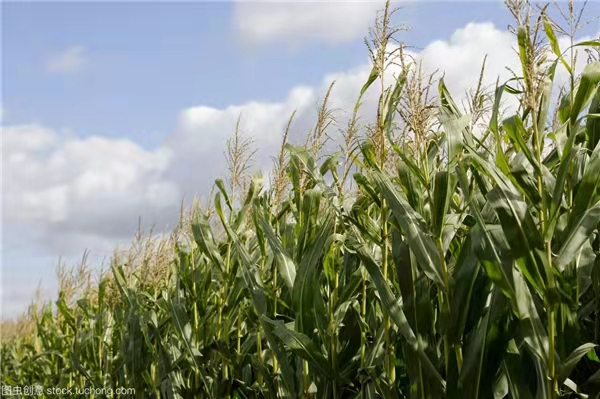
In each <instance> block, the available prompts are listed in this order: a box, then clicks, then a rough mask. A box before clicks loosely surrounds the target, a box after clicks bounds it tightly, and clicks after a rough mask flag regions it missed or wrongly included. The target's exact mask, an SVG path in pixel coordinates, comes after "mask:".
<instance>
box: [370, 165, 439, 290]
mask: <svg viewBox="0 0 600 399" xmlns="http://www.w3.org/2000/svg"><path fill="white" fill-rule="evenodd" d="M372 175H373V178H374V180H375V181H376V182H377V184H378V185H379V188H380V190H381V192H382V193H383V195H384V197H385V199H386V200H387V201H388V203H389V205H390V208H391V209H392V214H393V215H394V218H395V219H396V222H397V223H398V225H399V226H400V227H401V228H402V231H403V232H404V234H405V235H406V240H407V242H408V245H409V247H410V249H411V251H413V253H414V254H415V256H416V258H417V262H418V264H419V266H420V267H421V268H422V269H423V272H424V273H425V274H426V275H427V277H429V278H430V279H431V280H432V281H434V282H435V283H436V284H438V285H439V286H440V288H441V289H442V290H446V286H445V284H444V277H443V271H442V260H441V258H440V253H439V252H438V249H437V247H436V245H435V243H434V241H433V239H432V238H431V235H430V233H429V232H427V226H426V224H425V221H424V220H423V218H422V217H421V215H419V214H418V213H417V212H415V210H414V209H412V207H411V206H410V204H409V203H408V201H407V200H406V197H404V195H403V194H401V193H399V192H398V191H397V190H396V188H395V187H394V186H393V185H392V183H391V182H390V180H389V179H388V177H387V176H385V175H384V174H383V173H381V172H372Z"/></svg>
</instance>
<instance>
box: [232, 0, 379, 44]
mask: <svg viewBox="0 0 600 399" xmlns="http://www.w3.org/2000/svg"><path fill="white" fill-rule="evenodd" d="M382 4H383V3H382V2H380V1H347V0H346V1H344V0H333V1H326V2H315V1H308V0H300V1H293V2H291V1H277V0H267V1H258V2H257V1H247V0H238V1H237V2H236V3H235V4H234V27H235V29H236V30H237V32H238V34H239V36H240V38H241V39H242V40H244V41H245V42H247V43H249V44H260V43H274V42H279V43H281V42H285V43H291V44H299V43H301V42H303V41H306V40H315V39H318V40H320V41H325V42H326V43H328V44H337V43H343V42H347V41H350V40H354V39H358V38H361V37H363V36H364V33H365V32H366V31H367V28H368V27H369V25H370V24H371V23H372V22H373V16H374V15H375V11H377V10H378V9H380V8H382Z"/></svg>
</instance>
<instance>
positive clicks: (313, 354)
mask: <svg viewBox="0 0 600 399" xmlns="http://www.w3.org/2000/svg"><path fill="white" fill-rule="evenodd" d="M261 320H263V321H265V322H266V323H269V324H270V325H271V326H272V328H273V330H272V331H273V334H275V335H276V336H277V337H278V338H279V339H280V340H281V341H282V342H283V343H284V344H285V346H286V347H287V348H288V349H289V350H291V351H292V352H294V353H295V354H296V355H297V356H299V357H301V358H302V359H304V360H306V361H307V362H309V364H311V365H312V366H313V367H316V368H317V369H318V370H319V371H320V372H322V373H324V375H325V376H326V377H327V378H334V374H333V371H332V370H331V366H330V365H329V362H328V361H327V359H326V358H325V357H324V356H323V355H322V354H321V352H319V350H318V348H317V347H316V345H315V344H314V342H313V341H311V339H310V338H308V337H307V336H306V335H304V334H302V333H300V332H298V331H293V330H290V329H289V328H287V327H286V326H285V324H283V322H281V321H275V320H271V319H270V318H268V317H267V316H264V315H263V316H262V317H261Z"/></svg>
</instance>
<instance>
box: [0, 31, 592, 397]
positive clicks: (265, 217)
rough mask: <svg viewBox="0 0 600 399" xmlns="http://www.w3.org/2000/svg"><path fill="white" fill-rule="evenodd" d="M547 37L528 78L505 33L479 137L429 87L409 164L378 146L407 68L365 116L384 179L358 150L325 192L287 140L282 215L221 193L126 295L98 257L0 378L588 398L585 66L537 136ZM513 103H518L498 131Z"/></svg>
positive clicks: (203, 389)
mask: <svg viewBox="0 0 600 399" xmlns="http://www.w3.org/2000/svg"><path fill="white" fill-rule="evenodd" d="M544 26H545V31H546V33H547V36H548V41H549V44H550V48H551V50H552V51H553V52H554V53H555V55H556V56H557V59H556V60H555V61H554V64H552V63H551V65H550V67H549V69H548V70H544V71H542V72H541V75H542V76H545V78H544V79H537V77H536V76H535V74H536V73H537V72H539V71H536V70H532V69H531V65H532V63H531V60H529V59H528V57H530V53H531V51H530V46H533V45H534V44H533V43H532V42H531V39H530V35H529V33H528V31H527V27H525V26H521V27H520V28H519V29H518V36H517V39H518V48H519V55H520V58H521V61H522V67H523V75H524V76H523V78H524V79H525V86H524V89H523V90H522V91H521V90H516V89H512V88H510V87H509V86H508V85H507V84H505V85H501V86H499V87H498V88H497V89H496V92H495V95H494V99H495V101H494V104H493V106H492V109H491V115H492V116H491V118H490V120H489V123H488V126H487V127H486V129H485V131H484V132H483V133H481V132H479V133H478V132H476V131H475V130H474V129H473V124H472V123H471V122H472V121H471V117H472V116H471V115H462V113H461V112H460V110H459V108H458V107H457V106H456V103H455V101H454V100H453V99H452V97H451V95H450V93H449V91H448V89H447V88H446V86H445V85H444V83H443V81H440V84H439V98H440V104H439V112H438V116H437V118H438V122H439V124H437V125H436V126H438V128H437V130H433V131H430V132H428V136H427V143H428V145H427V147H426V151H420V150H419V151H411V150H410V149H407V148H406V147H405V146H402V145H400V144H399V143H397V142H395V141H393V140H394V139H393V137H395V136H394V134H392V133H393V131H394V129H396V125H395V124H394V120H395V117H396V116H397V108H398V106H399V102H401V100H402V96H404V95H409V94H410V93H406V91H408V90H411V89H410V86H407V85H408V83H407V82H408V79H409V77H408V76H407V75H405V74H403V75H402V76H401V77H399V78H398V79H395V83H394V86H393V88H392V89H390V90H388V91H384V92H383V93H382V94H381V96H382V97H381V101H380V103H381V104H382V108H381V111H382V113H381V115H380V118H379V119H378V120H377V124H378V127H377V128H378V129H380V130H379V131H380V132H381V133H382V134H384V135H385V137H386V140H387V145H388V147H389V148H390V149H391V150H392V151H389V154H388V155H389V156H390V157H391V156H392V155H394V156H397V157H396V158H393V159H395V162H396V163H395V165H396V167H397V168H396V169H395V170H393V171H392V172H390V171H389V168H387V167H385V165H384V164H383V162H382V159H381V158H380V156H379V155H380V153H379V152H377V151H376V148H375V146H374V144H373V142H372V141H371V140H370V139H368V138H364V141H363V144H362V145H360V146H359V147H357V148H356V149H355V151H354V153H352V154H351V155H352V157H353V159H354V160H356V163H355V164H354V167H355V169H356V170H355V172H356V174H355V175H354V177H355V181H356V183H357V185H358V189H357V190H356V191H346V192H339V191H338V189H337V184H338V180H337V168H338V162H337V161H338V160H339V159H338V158H339V157H340V155H339V154H336V155H335V156H329V157H325V159H326V160H325V162H324V163H323V164H322V166H321V167H319V163H320V161H319V160H317V159H315V158H314V157H313V156H312V155H311V154H309V151H307V150H306V149H304V148H301V147H293V146H291V145H289V144H288V145H286V147H285V148H286V151H288V153H289V162H287V163H286V167H287V169H286V170H287V174H288V180H287V182H288V183H289V185H290V187H289V193H288V194H287V196H286V197H285V198H283V200H284V201H283V204H273V198H276V196H274V195H273V189H271V190H264V189H263V186H262V184H263V183H262V179H261V178H260V177H259V176H257V177H256V178H255V179H253V180H252V181H251V182H250V183H249V184H248V185H247V192H246V193H245V195H244V196H242V197H237V198H238V202H239V204H238V203H237V202H236V201H234V200H233V198H236V196H235V193H233V192H228V191H227V190H228V188H227V187H226V186H225V184H224V183H223V181H222V180H218V181H217V187H218V189H219V192H218V193H217V194H216V195H215V198H214V206H215V211H216V218H215V217H212V218H211V217H209V216H208V214H207V213H206V212H205V211H204V210H201V209H199V208H198V209H195V212H194V217H193V219H192V220H191V221H190V226H189V231H190V236H191V237H192V238H193V239H192V240H191V242H190V245H187V246H185V245H177V247H176V248H175V253H176V256H175V258H174V259H172V265H170V266H165V267H166V268H168V270H169V272H168V273H167V275H168V278H165V279H164V280H162V281H160V283H159V284H158V285H157V286H156V287H153V288H146V289H140V288H139V287H140V284H139V281H140V280H143V276H138V277H136V276H135V275H131V274H130V275H126V273H125V272H124V270H123V267H122V266H121V265H114V267H113V269H112V274H111V275H110V276H108V277H105V278H103V279H102V281H101V282H100V285H99V289H98V295H97V296H96V298H95V299H94V300H85V299H82V300H80V301H77V302H75V303H69V302H68V301H66V300H65V298H64V297H63V296H62V295H61V296H60V297H59V299H58V301H57V310H56V314H53V313H52V311H51V309H50V308H49V307H46V308H44V310H43V311H42V312H41V313H39V315H38V316H37V318H36V328H35V331H34V333H33V334H31V335H24V336H22V337H17V338H13V339H11V340H4V341H3V342H2V359H1V360H2V365H1V370H2V383H3V384H9V385H30V384H35V383H37V384H41V385H43V386H60V387H69V386H71V387H72V386H75V385H77V386H80V387H94V388H102V387H105V388H113V389H116V388H117V387H130V388H135V390H136V397H139V398H147V397H155V398H158V397H165V398H188V397H206V398H225V397H227V398H279V397H284V398H299V397H302V398H313V397H314V398H355V397H356V398H359V397H360V398H381V397H382V398H415V399H416V398H419V399H424V398H442V397H446V398H515V399H516V398H558V397H564V398H567V397H568V398H571V397H582V398H586V397H587V398H600V377H599V376H600V361H599V360H598V356H599V355H600V351H599V349H598V345H599V344H600V238H599V237H600V236H599V227H600V187H599V186H600V144H598V137H599V133H598V119H597V113H598V112H597V111H598V102H599V100H598V98H600V97H599V96H600V94H599V93H600V88H598V82H599V81H600V72H599V71H600V63H598V62H595V63H590V64H589V65H587V66H586V68H585V69H584V71H583V73H582V75H581V76H580V77H574V79H573V81H577V82H579V83H578V84H577V85H576V86H574V87H571V88H570V91H569V90H567V91H566V92H565V93H564V94H563V97H562V99H563V101H561V104H562V105H561V106H559V108H558V109H556V110H555V112H557V114H558V119H559V122H560V123H559V124H558V128H557V129H558V130H556V131H553V130H552V129H553V128H552V127H551V126H550V124H549V123H547V122H548V121H547V118H548V116H549V113H550V110H549V108H548V107H549V101H548V98H549V93H550V91H551V88H552V79H553V78H554V68H555V66H556V64H557V63H558V62H560V63H562V64H566V62H567V61H566V60H565V59H564V58H563V56H562V55H561V54H560V50H559V49H558V42H557V39H556V37H555V35H554V32H553V30H552V26H551V25H550V24H549V23H548V22H547V20H546V23H545V24H544ZM591 43H592V44H593V45H595V46H597V45H598V43H597V42H591ZM569 71H571V68H570V67H569ZM381 73H382V72H381V71H380V70H379V69H377V68H373V72H372V73H371V75H370V76H369V78H368V81H367V83H366V84H365V86H364V87H363V89H362V90H361V92H360V97H362V96H363V95H364V93H365V92H366V90H367V89H369V86H370V85H371V84H372V83H373V82H375V81H376V80H377V79H379V78H381V75H380V74H381ZM548 79H549V82H550V84H548ZM507 83H508V82H507ZM538 84H539V85H541V86H540V87H541V88H542V89H540V90H538V89H539V88H540V87H537V86H536V85H538ZM548 88H550V89H548ZM549 90H550V91H549ZM508 95H512V96H517V97H519V98H520V99H521V97H522V96H528V100H527V101H521V103H522V104H523V106H522V108H520V109H519V110H518V111H517V113H515V114H514V115H510V116H509V117H507V118H504V119H503V120H501V121H500V120H499V118H500V112H499V108H500V100H501V98H502V97H506V96H508ZM531 96H534V97H535V96H537V98H533V99H532V98H531ZM532 104H538V105H539V107H537V106H536V107H533V106H532ZM590 104H591V105H590ZM588 106H589V109H588V108H587V107H588ZM357 107H358V105H357ZM355 112H356V110H355ZM587 112H590V113H592V115H588V114H587ZM577 137H579V138H577ZM546 138H552V142H551V143H550V142H549V141H548V140H547V139H546ZM383 153H384V154H385V152H383ZM282 159H283V158H282ZM354 160H353V161H352V162H354ZM237 178H238V179H241V177H240V176H238V177H237ZM232 190H233V188H232ZM278 190H279V189H278ZM278 192H279V193H280V192H281V190H279V191H278ZM278 195H279V194H278ZM222 199H224V201H225V205H226V208H223V207H222ZM280 205H281V206H280ZM215 223H217V224H219V230H220V231H221V232H222V233H218V231H217V230H216V227H215ZM107 287H112V288H113V291H111V292H113V297H111V298H109V297H108V294H107V290H106V289H107ZM109 299H110V300H109Z"/></svg>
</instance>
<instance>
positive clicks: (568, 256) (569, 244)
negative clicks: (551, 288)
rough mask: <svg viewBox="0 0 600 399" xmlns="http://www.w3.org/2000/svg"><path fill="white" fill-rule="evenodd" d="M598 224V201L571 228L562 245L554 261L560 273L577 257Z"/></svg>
mask: <svg viewBox="0 0 600 399" xmlns="http://www.w3.org/2000/svg"><path fill="white" fill-rule="evenodd" d="M599 223H600V201H598V202H597V203H596V204H595V205H594V206H592V207H591V208H590V209H588V210H587V211H585V212H584V214H583V215H581V217H580V218H578V219H577V222H575V223H574V224H573V226H571V228H570V230H569V233H568V235H567V239H566V240H565V242H564V243H563V245H562V247H561V248H560V250H559V252H558V257H557V258H556V260H555V264H556V267H557V268H558V270H560V271H561V272H562V271H564V270H565V267H567V265H568V264H569V263H571V261H572V260H573V259H574V258H575V257H576V256H577V254H578V253H579V252H580V251H581V249H582V248H583V244H584V243H585V242H586V241H588V240H589V239H590V237H591V235H592V233H593V232H594V231H595V230H596V229H597V228H598V224H599Z"/></svg>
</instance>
